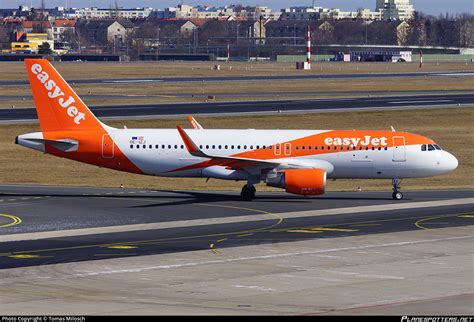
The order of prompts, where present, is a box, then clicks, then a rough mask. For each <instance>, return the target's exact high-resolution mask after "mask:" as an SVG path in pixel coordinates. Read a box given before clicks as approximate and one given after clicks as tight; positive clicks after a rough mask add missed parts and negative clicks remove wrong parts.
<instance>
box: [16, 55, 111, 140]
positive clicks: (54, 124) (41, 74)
mask: <svg viewBox="0 0 474 322" xmlns="http://www.w3.org/2000/svg"><path fill="white" fill-rule="evenodd" d="M25 64H26V71H27V73H28V78H29V80H30V85H31V91H32V92H33V99H34V101H35V105H36V112H37V113H38V119H39V122H40V127H41V131H43V132H52V131H71V130H74V131H76V130H94V129H103V128H104V125H103V124H102V123H101V122H100V121H99V120H98V119H97V118H96V117H95V115H94V114H92V112H91V111H90V110H89V108H88V107H87V106H86V104H84V102H83V101H82V100H81V99H80V98H79V96H77V94H76V93H75V92H74V90H73V89H72V88H71V87H70V86H69V85H68V83H66V81H65V80H64V79H63V78H62V77H61V75H60V74H59V73H58V71H57V70H56V69H55V68H54V67H53V65H51V63H50V62H49V61H47V60H45V59H25Z"/></svg>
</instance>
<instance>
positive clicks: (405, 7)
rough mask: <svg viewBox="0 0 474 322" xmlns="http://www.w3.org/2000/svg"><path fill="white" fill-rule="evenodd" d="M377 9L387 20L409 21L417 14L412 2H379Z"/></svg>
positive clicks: (397, 0)
mask: <svg viewBox="0 0 474 322" xmlns="http://www.w3.org/2000/svg"><path fill="white" fill-rule="evenodd" d="M375 9H376V10H381V11H383V18H384V19H385V20H407V19H410V18H412V17H413V15H414V13H415V9H414V7H413V5H411V4H410V0H377V3H376V8H375Z"/></svg>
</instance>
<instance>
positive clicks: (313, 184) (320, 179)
mask: <svg viewBox="0 0 474 322" xmlns="http://www.w3.org/2000/svg"><path fill="white" fill-rule="evenodd" d="M267 186H270V187H277V188H283V189H285V190H286V192H289V193H293V194H297V195H303V196H316V195H322V194H324V193H325V191H326V171H324V170H322V169H289V170H282V171H278V172H277V173H276V176H270V177H267Z"/></svg>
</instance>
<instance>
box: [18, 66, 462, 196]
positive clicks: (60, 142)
mask: <svg viewBox="0 0 474 322" xmlns="http://www.w3.org/2000/svg"><path fill="white" fill-rule="evenodd" d="M25 65H26V69H27V73H28V78H29V81H30V85H31V90H32V93H33V97H34V102H35V105H36V111H37V114H38V119H39V125H40V128H41V132H36V133H28V134H23V135H19V136H18V137H17V138H16V144H19V145H22V146H24V147H27V148H31V149H34V150H38V151H41V152H44V153H48V154H51V155H54V156H57V157H62V158H66V159H70V160H75V161H79V162H83V163H88V164H91V165H96V166H99V167H104V168H110V169H115V170H119V171H125V172H131V173H136V174H142V175H151V176H162V177H192V178H207V179H209V178H216V179H223V180H235V181H246V184H245V185H244V186H243V188H242V191H241V199H242V200H245V201H251V200H253V199H254V198H255V193H256V189H255V186H254V185H255V184H257V183H260V182H265V183H266V184H267V185H268V186H271V187H278V188H282V189H284V190H285V191H286V192H288V193H292V194H296V195H302V196H315V195H322V194H324V193H325V191H326V181H327V179H344V178H347V179H353V178H361V179H392V190H393V193H392V198H393V199H395V200H401V199H403V194H402V192H401V191H400V180H401V179H403V178H421V177H430V176H435V175H440V174H444V173H448V172H450V171H452V170H454V169H456V168H457V166H458V160H457V159H456V157H454V156H453V155H452V154H450V153H449V152H448V151H445V150H443V149H442V148H441V147H440V146H439V145H438V144H436V143H435V142H434V141H433V140H431V139H429V138H427V137H424V136H422V135H418V134H413V133H408V132H400V131H395V129H394V128H393V127H392V128H391V130H379V131H374V130H256V129H246V130H231V129H204V128H203V127H202V126H201V125H200V124H199V123H198V122H197V121H196V120H195V119H194V118H193V117H192V116H190V117H189V121H190V123H191V124H192V126H193V129H186V130H185V129H183V128H182V127H181V126H177V127H176V129H128V128H126V127H124V128H123V129H117V128H113V127H110V126H107V125H106V124H104V123H102V122H101V121H100V120H99V119H97V118H96V117H95V116H94V114H93V113H92V112H91V111H90V110H89V108H88V107H87V106H86V104H84V102H83V101H82V100H81V99H80V98H79V96H78V95H77V94H76V93H75V92H74V90H73V89H72V88H71V87H70V86H69V85H68V84H67V82H66V81H65V80H64V79H63V78H62V77H61V75H60V74H59V73H58V72H57V71H56V69H55V68H54V67H53V66H52V65H51V64H50V63H49V62H48V61H47V60H43V59H25Z"/></svg>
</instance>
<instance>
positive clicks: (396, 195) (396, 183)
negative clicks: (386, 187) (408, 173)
mask: <svg viewBox="0 0 474 322" xmlns="http://www.w3.org/2000/svg"><path fill="white" fill-rule="evenodd" d="M400 182H401V180H399V179H398V178H393V179H392V186H393V188H392V189H393V193H392V199H393V200H402V199H403V193H401V192H400Z"/></svg>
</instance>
